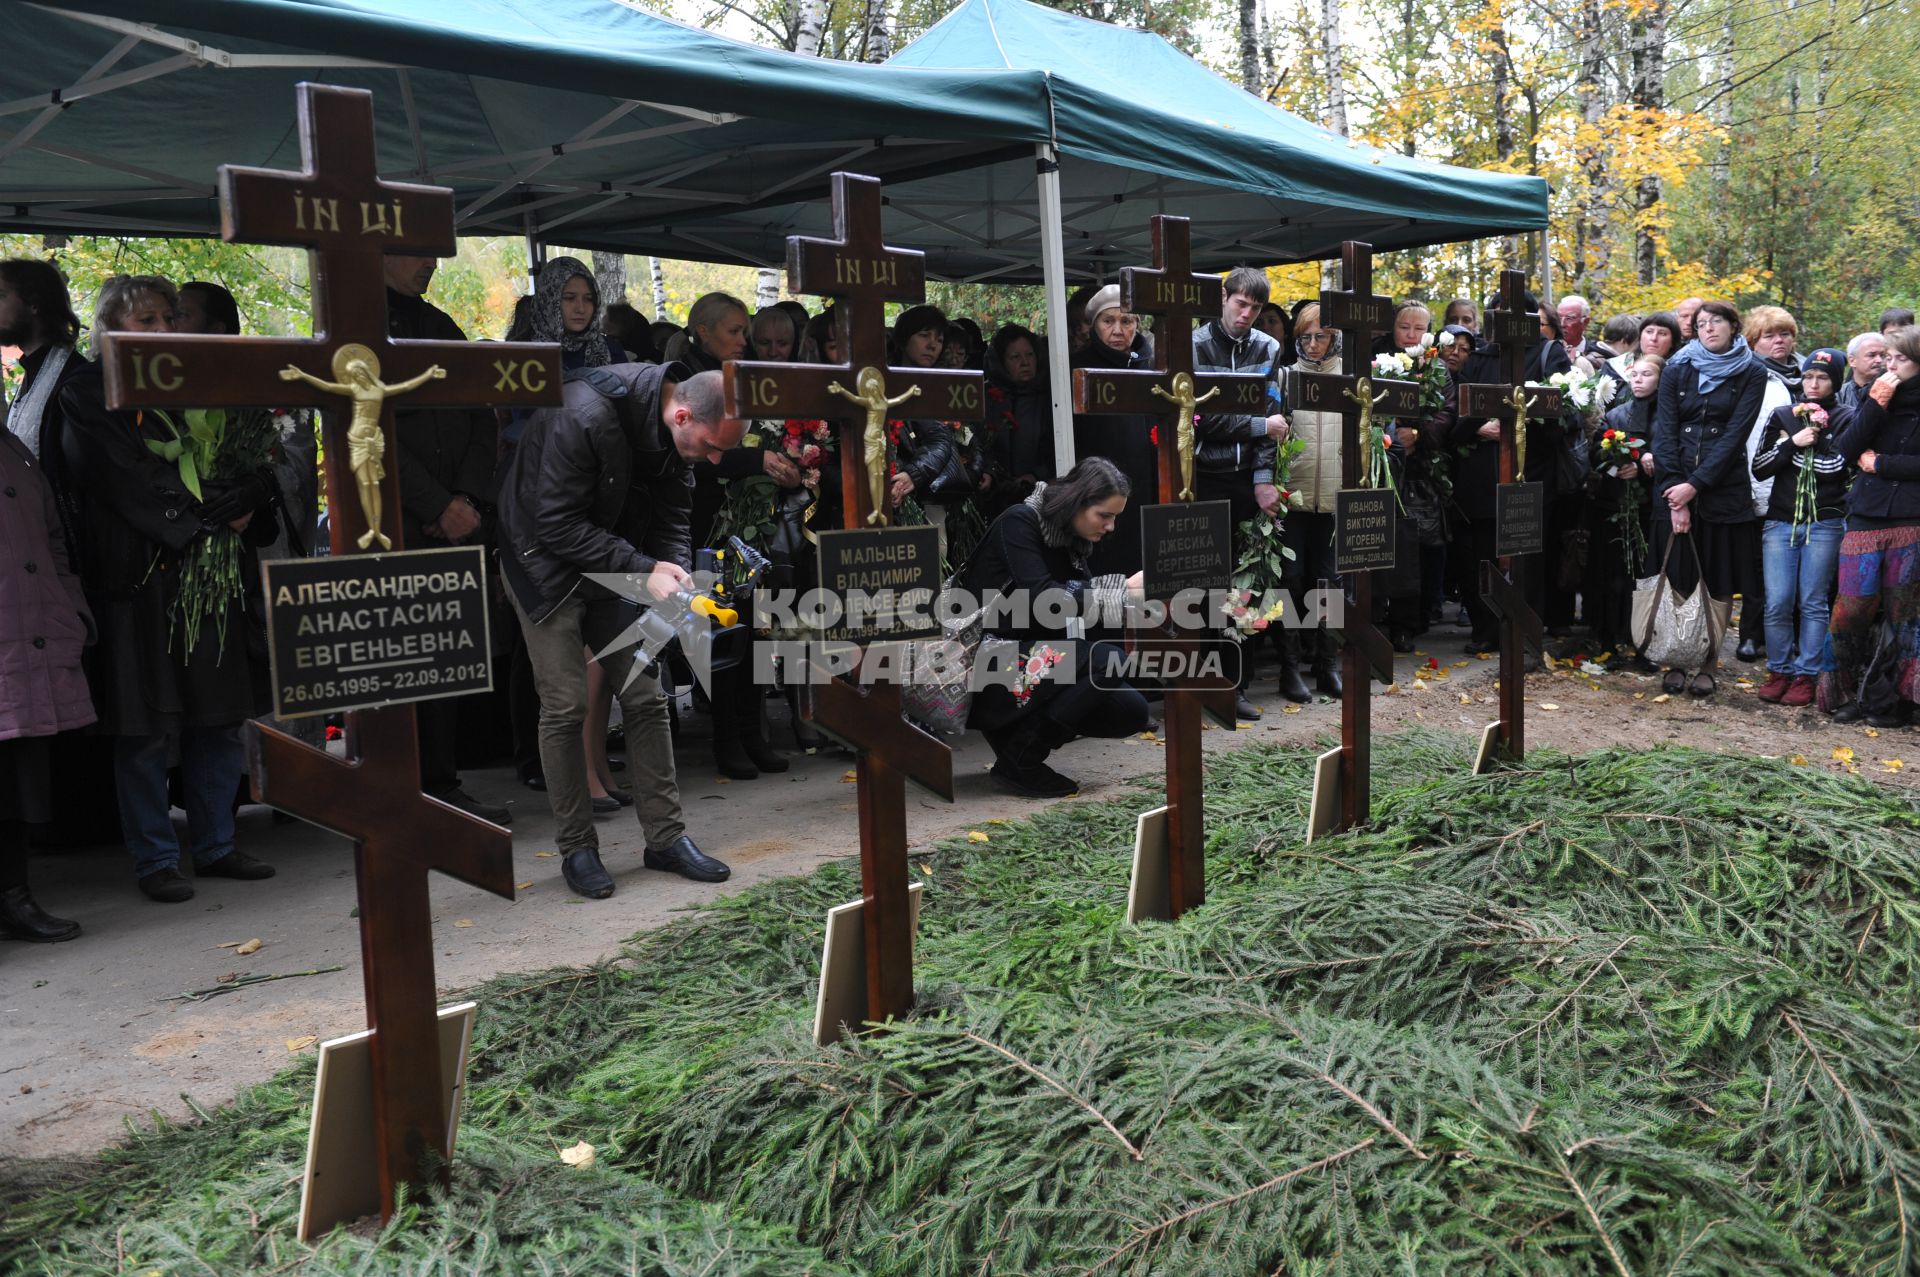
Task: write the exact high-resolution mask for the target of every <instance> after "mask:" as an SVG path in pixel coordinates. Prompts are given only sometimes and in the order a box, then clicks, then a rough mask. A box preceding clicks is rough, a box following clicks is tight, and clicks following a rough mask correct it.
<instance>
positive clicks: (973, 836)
mask: <svg viewBox="0 0 1920 1277" xmlns="http://www.w3.org/2000/svg"><path fill="white" fill-rule="evenodd" d="M967 841H968V842H991V841H993V840H992V839H990V838H988V837H987V835H986V834H985V833H983V832H982V831H980V830H978V829H969V830H967Z"/></svg>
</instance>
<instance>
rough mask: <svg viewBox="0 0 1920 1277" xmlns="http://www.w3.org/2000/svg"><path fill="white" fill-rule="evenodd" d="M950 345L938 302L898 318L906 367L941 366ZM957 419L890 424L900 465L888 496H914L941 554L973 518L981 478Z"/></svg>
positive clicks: (897, 348)
mask: <svg viewBox="0 0 1920 1277" xmlns="http://www.w3.org/2000/svg"><path fill="white" fill-rule="evenodd" d="M946 346H947V317H946V315H945V314H943V313H942V312H941V310H940V308H939V307H938V306H912V307H909V308H907V309H906V310H904V311H902V312H900V317H899V318H898V319H896V320H894V321H893V351H894V357H895V358H897V359H898V360H899V361H900V363H901V365H902V366H905V367H910V368H938V367H939V366H940V355H941V352H943V351H944V350H945V349H946ZM957 425H958V423H957V422H948V421H940V420H937V419H935V418H932V417H906V418H902V419H895V420H892V421H889V422H888V423H887V435H888V442H889V443H891V444H893V445H894V447H893V452H894V460H895V462H896V464H897V467H898V468H897V469H896V470H895V472H894V475H893V477H892V479H891V480H890V485H891V486H890V488H889V493H888V495H889V496H890V497H891V498H892V500H894V501H895V502H898V501H901V500H903V499H905V498H907V497H912V498H913V499H914V501H915V502H916V503H918V504H919V506H920V510H921V513H922V514H924V515H925V516H926V520H927V522H928V523H929V524H931V525H932V526H933V527H934V528H935V529H936V530H938V532H939V533H940V553H941V556H942V557H945V556H946V555H947V545H948V541H949V539H950V537H951V536H952V534H953V533H954V532H956V531H958V530H960V528H961V527H962V524H963V521H965V522H971V521H972V518H971V516H972V515H973V512H972V510H971V509H969V508H966V507H967V499H968V497H970V496H971V495H972V494H973V491H974V489H975V487H976V486H977V484H978V482H979V481H978V480H977V479H975V478H974V477H973V476H972V475H970V474H969V473H968V472H967V463H966V457H965V456H964V455H963V454H962V452H961V447H960V438H959V435H958V433H957V432H956V429H955V427H956V426H957ZM969 433H970V432H969ZM975 539H977V535H976V536H975V537H967V538H963V542H962V544H961V545H960V546H959V547H957V548H956V550H955V552H954V555H953V562H954V565H955V566H956V567H957V566H958V565H959V564H960V563H963V562H965V560H966V552H967V551H968V550H971V549H972V543H973V541H974V540H975Z"/></svg>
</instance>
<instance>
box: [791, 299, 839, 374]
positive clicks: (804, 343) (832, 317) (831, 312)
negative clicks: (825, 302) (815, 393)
mask: <svg viewBox="0 0 1920 1277" xmlns="http://www.w3.org/2000/svg"><path fill="white" fill-rule="evenodd" d="M838 315H839V309H838V307H835V306H829V307H827V308H826V309H825V310H823V311H821V312H820V313H819V314H817V315H815V316H814V317H813V318H812V319H809V320H808V321H807V326H806V330H805V331H804V332H802V333H801V335H800V351H799V353H798V354H797V355H796V356H795V358H796V359H798V360H799V361H800V362H801V363H803V364H837V363H839V362H840V330H839V329H838V328H837V327H836V326H835V324H836V319H837V316H838Z"/></svg>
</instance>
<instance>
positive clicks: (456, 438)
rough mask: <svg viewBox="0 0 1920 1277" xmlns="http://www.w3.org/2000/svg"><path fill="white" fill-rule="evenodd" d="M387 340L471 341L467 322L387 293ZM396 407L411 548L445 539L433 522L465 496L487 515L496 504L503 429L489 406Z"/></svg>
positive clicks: (404, 522) (405, 530)
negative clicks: (464, 327) (435, 533)
mask: <svg viewBox="0 0 1920 1277" xmlns="http://www.w3.org/2000/svg"><path fill="white" fill-rule="evenodd" d="M387 335H388V336H390V337H401V338H420V339H431V340H434V341H465V340H466V339H467V335H466V334H465V333H463V332H461V331H460V325H458V324H456V323H454V322H453V319H452V318H451V317H450V316H449V315H448V314H447V313H446V312H445V311H443V310H441V309H440V308H439V307H438V306H435V305H434V304H433V303H431V302H429V301H427V300H426V299H425V298H423V297H409V296H407V295H406V294H405V293H397V292H395V291H394V290H393V289H391V288H389V289H388V290H387ZM405 404H406V400H405V399H404V398H403V399H400V400H399V401H397V403H396V405H395V407H394V413H393V429H394V436H395V439H396V441H397V447H396V449H395V451H396V452H397V453H398V457H399V465H400V507H401V511H400V514H401V519H400V527H401V534H402V535H403V536H404V537H405V538H406V544H407V547H408V548H409V549H414V550H418V549H422V548H425V547H427V546H433V545H438V544H441V542H439V541H437V540H435V539H434V538H432V537H429V536H428V535H427V534H426V525H427V524H429V523H432V522H434V521H435V520H436V519H438V518H439V517H440V516H441V514H443V513H444V512H445V511H446V508H447V503H448V502H450V501H452V500H453V498H454V497H455V496H464V497H467V498H468V499H469V500H471V501H472V502H473V503H474V505H475V506H476V507H477V508H478V509H480V510H481V511H482V512H485V511H487V510H489V509H491V508H492V506H493V499H494V452H495V446H496V441H497V438H498V436H499V431H500V426H499V422H498V419H496V418H495V417H494V415H493V413H492V412H491V411H488V410H486V409H483V408H408V407H405V406H404V405H405Z"/></svg>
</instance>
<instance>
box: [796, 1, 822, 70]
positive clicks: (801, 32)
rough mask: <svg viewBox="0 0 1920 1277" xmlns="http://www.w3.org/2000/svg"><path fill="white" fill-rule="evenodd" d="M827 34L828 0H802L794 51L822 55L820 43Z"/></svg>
mask: <svg viewBox="0 0 1920 1277" xmlns="http://www.w3.org/2000/svg"><path fill="white" fill-rule="evenodd" d="M826 34H827V0H800V23H799V26H798V27H796V28H795V31H794V37H793V51H794V52H795V53H804V54H806V55H807V56H808V57H810V58H817V57H819V56H820V44H821V42H822V41H823V40H824V39H825V38H826Z"/></svg>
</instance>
